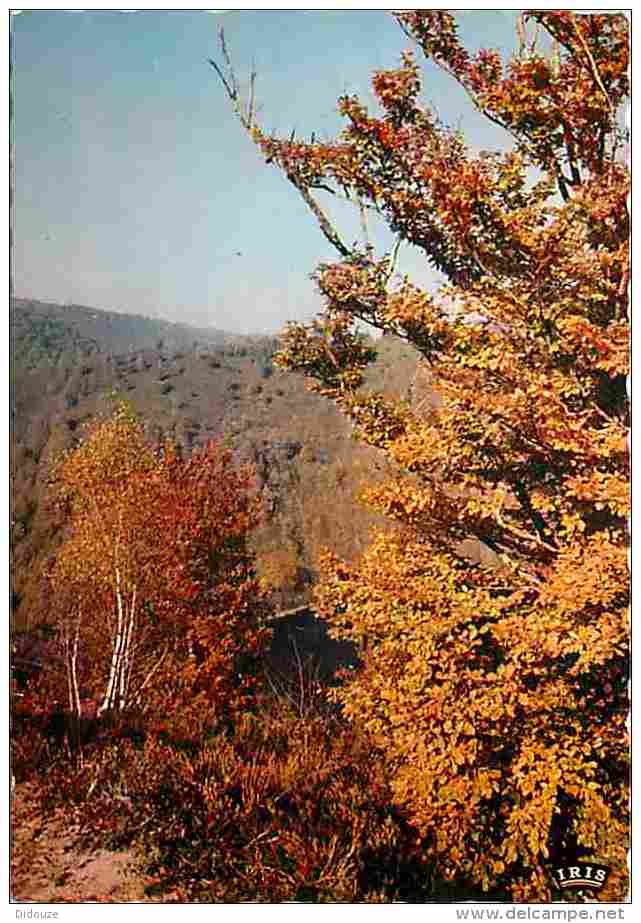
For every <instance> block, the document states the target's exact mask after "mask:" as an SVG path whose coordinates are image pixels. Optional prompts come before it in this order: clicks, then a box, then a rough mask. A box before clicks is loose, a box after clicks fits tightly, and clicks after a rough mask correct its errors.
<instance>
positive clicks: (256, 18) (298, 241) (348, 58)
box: [10, 10, 516, 333]
mask: <svg viewBox="0 0 641 923" xmlns="http://www.w3.org/2000/svg"><path fill="white" fill-rule="evenodd" d="M515 17H516V11H510V10H487V11H480V10H467V11H464V12H461V13H459V14H458V19H459V23H460V28H461V36H462V39H463V41H464V42H465V43H466V45H467V46H468V47H469V48H471V49H476V48H478V47H480V46H486V47H492V48H499V49H501V50H503V51H504V52H505V51H510V50H511V49H512V48H513V47H514V35H515V32H514V22H515ZM220 26H223V27H224V29H225V36H226V40H227V45H228V48H229V51H230V54H231V57H232V60H233V62H234V65H235V68H236V71H237V74H238V77H239V79H241V80H244V79H247V77H248V75H249V73H250V71H251V68H252V65H254V66H255V68H256V70H257V72H258V79H257V98H258V102H259V105H260V108H259V119H260V122H261V125H262V127H263V129H264V130H267V131H269V132H276V133H280V134H283V135H285V136H289V135H290V133H291V131H292V130H293V129H295V130H296V134H297V136H298V137H307V138H309V137H310V135H311V132H312V131H314V132H315V134H316V137H317V138H329V137H331V136H333V135H335V134H336V132H337V131H338V130H340V128H341V124H342V123H341V119H340V117H339V115H338V113H337V109H336V100H337V98H338V97H339V96H340V95H341V94H344V93H346V92H348V93H356V94H359V95H361V97H362V98H363V99H364V100H365V101H367V102H368V103H369V104H371V105H372V106H373V107H374V106H375V103H374V100H373V98H372V96H371V93H370V89H369V86H370V83H369V82H370V77H371V74H372V73H373V71H375V70H377V69H382V68H385V67H395V66H397V64H398V63H399V60H400V54H401V52H402V51H403V50H404V49H405V48H408V47H410V41H409V39H408V38H407V36H405V35H404V34H403V33H402V31H401V30H400V28H399V27H398V25H397V24H396V23H395V21H394V20H393V19H392V17H391V16H390V15H389V14H387V13H385V12H383V11H378V10H369V11H362V10H329V11H327V10H326V11H320V10H317V11H312V10H298V11H296V10H295V11H276V10H274V11H272V10H253V11H252V10H237V11H227V12H224V13H222V14H221V13H220V12H217V13H212V12H206V11H192V12H189V11H142V12H130V13H125V12H116V11H109V10H108V11H85V12H79V11H50V10H40V11H38V10H30V11H29V10H27V11H24V12H22V13H21V14H20V15H18V16H12V17H11V89H12V103H13V109H12V121H11V131H10V137H11V142H12V156H13V195H14V205H13V214H12V228H13V249H12V257H11V259H12V263H11V265H12V281H13V289H14V294H15V295H17V296H21V297H33V298H38V299H41V300H49V301H55V302H58V303H62V304H64V303H75V304H84V305H89V306H93V307H97V308H104V309H108V310H117V311H126V312H132V313H140V314H145V315H148V316H152V317H162V318H165V319H168V320H178V321H185V322H188V323H193V324H197V325H208V326H209V325H210V326H214V327H218V328H220V329H225V330H229V331H232V332H235V333H259V332H268V333H275V332H277V331H278V330H280V329H282V327H283V326H284V324H285V323H286V322H287V321H288V320H308V319H310V318H311V317H312V316H313V315H314V314H315V313H317V311H318V310H319V309H320V307H321V304H320V299H319V297H318V295H317V294H316V291H315V288H314V284H313V282H312V281H311V280H310V278H309V276H310V273H311V272H312V271H313V269H314V267H315V266H316V265H317V264H318V263H319V262H321V261H322V260H328V259H335V258H336V254H335V253H334V252H333V251H332V249H331V248H330V246H329V244H327V243H326V241H325V239H324V238H323V236H322V234H321V232H320V230H319V228H318V226H317V225H316V223H315V219H314V218H313V216H312V215H311V214H310V213H309V212H308V211H307V209H306V206H305V205H304V203H303V202H302V200H301V199H300V197H299V195H298V193H297V191H296V190H295V189H294V188H293V187H292V186H291V185H290V184H289V183H288V182H287V180H286V179H285V178H284V177H283V176H282V175H281V174H280V173H279V171H278V170H277V169H276V168H275V167H273V166H269V165H266V164H265V162H264V160H263V159H262V158H261V156H260V154H259V152H258V150H257V149H256V148H255V147H254V146H253V144H252V143H251V141H250V140H249V139H248V138H247V136H246V135H245V134H244V132H243V129H242V128H241V126H240V125H239V123H238V122H237V120H236V118H235V115H234V113H233V111H232V108H231V106H230V104H229V101H228V99H227V98H226V96H225V93H224V91H223V88H222V86H221V84H220V82H219V81H218V78H217V77H216V74H215V73H214V71H213V69H212V68H211V67H210V66H209V64H208V63H207V59H208V58H210V57H213V58H217V59H220V55H219V50H218V40H217V32H218V29H219V27H220ZM419 60H423V59H422V58H419ZM424 73H425V83H424V93H423V98H424V99H425V101H427V102H429V103H430V104H431V105H433V106H434V108H435V109H436V110H437V112H438V114H439V116H440V117H441V118H442V119H443V120H444V121H446V122H447V123H448V124H451V125H452V126H453V127H458V128H461V129H462V130H463V131H464V132H465V134H466V137H467V138H468V139H469V141H470V142H471V143H472V144H473V145H474V146H475V147H486V148H497V147H505V146H508V145H509V139H508V138H507V136H506V135H505V134H504V133H503V132H502V131H501V130H500V129H499V128H497V127H495V126H493V125H491V124H489V123H486V122H485V120H483V119H482V118H481V117H480V116H478V115H477V114H476V113H475V111H474V109H473V108H472V106H471V104H470V103H469V102H468V100H467V99H466V97H465V94H464V92H463V91H462V90H461V89H460V88H459V87H458V86H457V85H456V84H455V83H454V82H453V81H452V80H451V79H450V78H449V77H447V76H446V75H444V74H443V73H441V72H440V71H439V70H437V69H436V68H434V67H433V66H432V65H426V66H425V67H424ZM336 217H337V219H338V220H339V225H340V227H341V228H342V229H345V228H347V230H344V237H345V238H346V239H348V240H350V239H352V240H353V239H356V238H357V237H358V236H359V235H360V231H359V222H358V219H357V216H356V215H354V216H352V215H351V214H347V213H345V210H344V209H341V210H340V214H338V213H337V214H336ZM350 233H351V237H350ZM376 240H377V243H379V244H380V247H381V248H382V249H383V250H385V249H386V248H389V246H390V243H391V241H390V239H389V237H388V236H386V235H385V233H381V234H380V235H379V236H377V237H376ZM399 269H400V270H401V271H407V272H409V273H411V275H412V277H413V278H414V279H416V280H418V281H419V282H420V283H421V284H423V285H425V286H426V287H428V288H431V289H433V288H435V287H436V286H437V285H438V282H439V279H438V277H437V276H436V274H435V273H434V272H432V270H431V269H430V267H429V266H428V264H427V262H426V260H425V257H424V255H422V254H421V253H419V252H418V251H414V250H413V249H412V248H410V247H405V248H402V249H401V252H400V257H399Z"/></svg>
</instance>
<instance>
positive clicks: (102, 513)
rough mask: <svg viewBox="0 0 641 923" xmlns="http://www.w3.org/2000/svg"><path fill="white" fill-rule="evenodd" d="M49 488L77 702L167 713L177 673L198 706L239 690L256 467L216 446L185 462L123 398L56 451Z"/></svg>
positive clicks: (246, 643) (60, 606)
mask: <svg viewBox="0 0 641 923" xmlns="http://www.w3.org/2000/svg"><path fill="white" fill-rule="evenodd" d="M54 484H55V487H56V497H57V502H58V503H59V504H60V505H61V507H63V508H64V510H65V513H66V514H67V515H68V516H69V519H70V525H69V527H68V534H67V536H66V539H65V541H64V542H63V544H62V547H61V549H60V551H59V553H58V555H57V557H56V560H55V563H54V565H53V567H52V568H51V573H50V583H51V587H52V601H53V604H54V606H55V611H56V612H57V613H58V627H59V634H60V641H61V645H62V649H63V653H64V657H65V662H66V666H67V687H68V702H69V708H70V711H71V712H73V713H76V714H77V715H80V713H81V697H91V698H94V699H96V701H97V712H98V715H99V716H100V715H101V714H103V713H104V712H117V713H118V712H120V713H122V712H126V711H127V710H130V709H132V708H137V709H139V710H145V708H146V707H147V709H148V706H149V703H150V702H152V701H156V700H159V701H157V702H156V705H158V707H164V709H168V707H169V701H168V700H169V698H170V696H169V694H168V692H169V689H170V687H171V688H172V690H173V693H175V694H177V693H178V689H177V686H176V683H177V681H178V680H177V674H178V673H179V674H180V685H181V689H182V695H183V699H186V698H189V699H190V700H191V702H192V705H193V702H194V700H195V699H198V701H199V702H200V701H201V700H202V699H204V700H206V702H208V703H213V704H215V703H216V702H217V700H218V701H219V702H223V703H225V702H227V701H228V700H229V699H230V698H236V699H237V700H238V701H240V700H242V693H243V691H246V690H247V687H248V686H249V685H250V684H251V679H250V675H249V673H248V674H247V675H246V676H245V675H243V676H241V677H240V678H239V677H238V672H239V670H240V664H241V661H242V659H243V658H247V657H249V658H251V655H252V654H254V653H256V652H257V650H258V649H259V647H260V644H261V643H262V641H263V640H264V631H261V629H260V624H259V623H260V615H261V606H262V603H261V599H260V592H259V590H258V584H257V581H256V579H255V578H254V574H253V561H252V557H251V554H250V552H249V550H248V547H247V538H248V535H249V532H250V531H251V529H252V528H253V526H254V525H255V523H256V518H257V512H258V511H257V507H256V503H255V500H254V499H252V495H251V491H250V482H249V471H247V470H242V469H237V468H235V467H234V466H233V464H232V460H231V457H230V453H229V452H227V451H223V450H222V449H220V447H218V446H216V445H214V444H210V445H209V446H207V447H205V448H201V449H198V450H196V451H194V452H193V453H192V454H191V455H190V456H189V457H188V458H184V459H183V458H182V457H181V455H180V453H179V451H178V450H177V449H176V447H175V446H173V445H172V444H170V443H166V444H164V445H161V446H160V447H157V448H154V447H152V446H150V445H148V444H147V443H146V442H145V439H144V427H143V425H142V423H141V422H139V421H138V420H136V418H135V417H134V416H133V415H132V413H131V412H130V411H129V410H128V408H127V407H126V406H125V405H119V406H118V407H117V409H116V411H115V412H114V414H113V415H112V416H111V417H110V418H108V419H104V420H99V421H98V422H96V423H94V424H93V426H92V427H91V428H90V430H89V432H88V433H87V435H86V437H85V439H84V440H83V441H82V442H81V443H80V445H78V446H77V447H76V448H74V449H73V450H72V451H70V452H68V453H67V454H66V455H65V456H64V457H63V458H62V460H61V461H60V462H59V463H58V465H57V467H56V471H55V476H54ZM81 663H82V664H83V667H82V669H81V667H80V665H81ZM81 686H82V687H84V689H85V693H84V696H81ZM163 696H164V698H165V702H164V706H163V705H162V699H163ZM201 704H202V702H201ZM172 705H173V706H174V707H175V706H176V700H175V699H174V700H172Z"/></svg>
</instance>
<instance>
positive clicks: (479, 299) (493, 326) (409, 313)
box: [212, 10, 629, 901]
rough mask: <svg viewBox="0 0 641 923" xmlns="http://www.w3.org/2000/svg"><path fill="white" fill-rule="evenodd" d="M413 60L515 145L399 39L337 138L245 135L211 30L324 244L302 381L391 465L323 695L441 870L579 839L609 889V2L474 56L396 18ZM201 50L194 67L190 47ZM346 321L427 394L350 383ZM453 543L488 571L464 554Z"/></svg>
mask: <svg viewBox="0 0 641 923" xmlns="http://www.w3.org/2000/svg"><path fill="white" fill-rule="evenodd" d="M395 15H396V18H397V20H398V23H399V25H400V26H401V28H402V29H403V30H404V31H405V32H406V33H407V35H408V36H409V37H411V38H412V39H413V40H414V41H415V42H416V43H417V45H418V46H419V48H420V49H421V50H422V51H423V53H424V54H425V56H426V57H427V58H428V59H430V60H431V61H433V62H435V63H436V64H437V65H439V66H440V67H441V68H443V69H444V70H445V71H446V72H447V73H449V74H450V75H451V77H452V78H453V79H454V80H456V81H458V83H459V84H461V85H462V86H463V87H464V88H465V90H466V91H467V93H468V95H469V97H470V99H471V100H472V102H473V103H474V105H475V106H476V108H477V109H478V110H479V111H480V112H481V113H483V114H484V115H485V116H487V118H488V119H490V120H491V121H492V122H495V123H497V124H499V125H501V126H502V127H503V128H504V129H506V130H507V131H508V132H509V133H510V135H511V136H512V138H513V141H514V144H513V147H512V149H511V150H508V151H504V152H501V153H488V152H481V153H474V151H473V150H471V149H468V148H467V147H466V145H465V143H464V141H463V140H462V138H461V136H460V134H459V133H455V132H453V131H451V130H449V129H448V128H446V127H444V126H442V125H441V124H439V121H438V120H437V118H436V117H435V115H434V114H433V113H432V112H431V111H430V109H429V108H428V107H427V106H425V105H424V104H422V103H421V101H420V90H421V79H420V71H419V67H418V65H417V63H416V61H415V58H414V55H413V54H412V53H410V52H407V53H406V54H404V56H403V60H402V63H401V66H400V67H399V68H398V69H396V70H390V71H383V72H380V73H377V74H376V75H375V76H374V79H373V89H374V92H375V94H376V96H377V98H378V101H379V103H380V105H381V110H382V111H381V113H380V114H377V115H374V114H372V113H371V112H370V111H368V109H367V108H366V107H365V106H364V105H363V104H362V103H361V102H360V101H359V100H358V99H357V98H356V97H353V96H345V97H343V98H341V99H340V100H339V108H340V111H341V113H342V114H343V116H344V117H345V119H346V121H347V127H346V128H345V130H344V131H343V132H342V134H341V135H340V136H339V137H338V138H337V139H336V140H335V141H329V142H323V143H320V142H314V141H312V142H311V143H305V142H302V141H298V140H295V139H294V138H293V137H292V138H290V139H287V140H282V139H278V138H275V137H270V136H268V135H267V134H266V133H265V132H263V131H262V129H261V128H260V126H259V125H258V123H257V119H256V111H255V104H254V94H253V91H254V80H253V78H252V83H251V97H250V99H249V102H248V104H247V105H245V104H244V102H243V100H242V99H241V97H240V94H239V91H238V85H237V83H236V80H235V77H234V74H233V70H232V68H231V64H230V60H229V57H228V54H227V49H226V46H225V43H224V39H223V41H222V51H223V56H224V58H225V63H224V64H223V65H222V66H219V65H214V66H215V67H216V70H217V71H218V74H219V76H220V77H221V79H222V80H223V82H224V85H225V88H226V90H227V93H228V95H229V96H230V99H231V101H232V103H233V104H234V106H235V108H236V111H237V114H238V115H239V118H240V120H241V122H242V124H243V126H244V127H245V128H246V129H247V130H248V131H249V132H250V134H251V136H252V137H253V139H254V140H255V141H256V143H257V144H258V146H259V148H260V150H261V151H262V153H263V154H264V156H265V157H266V159H267V160H268V162H270V163H272V164H274V165H276V166H277V167H278V168H280V169H281V170H282V172H283V173H284V174H285V175H286V177H287V178H288V180H289V181H290V182H291V183H292V184H293V185H294V186H295V187H296V189H297V190H298V191H299V192H300V194H301V195H302V197H303V199H304V201H305V202H306V203H307V204H308V206H309V207H310V209H311V211H312V213H313V214H314V216H315V218H316V219H317V220H318V222H319V225H320V229H321V231H322V233H323V234H324V235H325V237H326V239H327V240H328V241H330V242H331V243H332V244H333V245H334V247H335V248H336V249H337V251H338V252H339V254H340V257H341V259H340V261H339V262H337V263H333V264H329V263H328V264H323V265H321V266H320V267H319V268H318V270H317V272H316V281H317V284H318V287H319V290H320V292H321V294H322V296H323V297H324V300H325V312H324V314H323V316H322V317H321V318H320V319H319V320H317V321H315V322H314V323H312V324H311V325H308V326H303V325H301V324H292V325H291V326H290V327H289V329H288V331H287V333H286V335H285V347H284V350H283V352H282V354H281V358H280V363H281V365H283V366H285V367H288V368H291V369H294V370H297V371H302V372H303V373H305V374H306V375H307V376H308V377H309V378H310V379H311V383H312V387H313V388H315V389H316V390H318V391H319V392H320V393H322V394H323V395H325V396H327V397H329V398H332V399H333V400H334V401H335V402H336V403H337V404H338V405H339V406H340V408H341V409H342V410H343V411H344V412H345V413H346V414H347V415H348V416H349V417H350V418H351V420H352V421H353V423H354V424H355V426H356V428H357V430H358V432H359V434H360V436H361V438H362V439H363V440H365V441H366V442H367V443H369V444H370V445H372V446H376V447H378V448H380V449H381V450H382V451H384V452H385V453H387V455H388V456H389V457H390V458H392V459H393V460H394V462H396V463H398V464H399V465H400V466H401V467H402V469H404V471H405V475H404V476H403V477H399V478H397V479H395V480H393V481H392V482H391V483H388V484H386V485H384V486H382V487H377V488H373V489H371V490H369V491H368V492H367V493H366V500H367V502H368V503H370V504H371V505H372V506H373V507H374V508H375V509H376V510H378V511H382V512H384V513H385V514H387V515H388V516H389V517H392V518H393V519H394V520H396V521H397V522H398V523H399V524H400V525H401V526H402V527H403V528H404V532H403V533H402V534H394V535H390V534H387V535H384V534H381V535H380V536H379V538H378V539H376V540H374V542H373V544H372V545H371V547H370V548H369V549H368V550H367V552H366V553H365V555H364V557H363V559H362V561H361V562H360V563H359V564H358V566H349V565H347V564H345V563H344V562H342V561H341V560H339V559H338V558H337V557H335V556H334V555H332V554H329V553H328V554H327V556H326V557H325V562H324V580H323V582H322V584H321V587H320V590H319V593H318V600H319V604H320V606H321V608H322V611H323V612H324V613H325V614H326V615H327V617H328V618H329V619H331V620H332V622H333V625H334V627H335V630H336V631H337V632H339V633H340V634H342V635H343V636H345V635H346V636H348V637H350V638H352V639H355V640H356V641H358V642H359V644H360V645H361V648H362V650H363V651H364V655H365V667H364V670H363V671H362V672H360V673H358V674H357V675H356V676H355V677H354V679H353V681H352V682H350V683H348V684H346V685H345V686H343V687H341V688H340V689H339V690H338V691H337V692H336V697H337V699H338V700H339V701H340V702H341V703H342V704H343V706H344V710H345V714H346V715H348V716H350V717H351V718H352V719H353V720H354V721H357V722H363V723H364V724H365V725H366V726H367V728H368V729H369V730H370V732H371V733H372V734H373V735H374V738H375V740H376V741H377V743H378V745H379V746H380V747H381V748H382V750H383V752H384V753H385V754H386V757H387V760H388V764H389V767H390V770H391V773H392V790H393V793H394V797H395V799H396V801H397V803H398V804H400V805H402V806H403V807H404V808H405V809H406V810H407V811H408V812H409V813H410V816H411V817H412V818H413V820H414V822H415V823H416V824H417V825H418V827H419V828H420V829H421V830H422V832H423V833H424V835H425V836H426V837H428V840H429V854H430V855H431V856H432V858H433V859H434V860H435V861H437V862H438V864H439V868H440V869H441V870H442V872H443V873H444V874H445V875H451V876H455V875H459V874H464V875H468V876H470V877H471V878H472V879H473V880H475V881H476V882H478V883H479V884H481V885H482V887H483V888H484V889H486V890H489V889H495V888H497V887H505V888H507V889H509V891H510V892H511V894H512V897H513V899H515V900H522V901H528V900H546V899H549V897H550V894H551V892H550V884H549V877H548V875H547V870H548V869H549V867H550V866H551V864H552V863H555V862H561V861H566V860H568V859H570V860H574V859H576V858H577V857H583V858H592V859H595V860H600V861H603V862H605V863H606V864H608V865H609V866H610V867H611V868H612V870H613V872H612V875H611V877H610V879H609V882H608V885H607V887H606V888H605V889H604V890H603V891H602V892H600V899H603V900H620V899H622V897H623V895H624V894H625V892H626V887H627V885H626V881H627V848H628V841H627V829H628V828H627V824H628V788H627V766H628V745H627V739H626V721H627V710H628V704H627V678H628V672H627V655H628V608H627V607H628V574H627V561H626V554H627V552H626V544H627V536H626V517H627V514H628V458H627V453H626V432H627V430H626V427H627V423H628V420H627V415H628V408H627V401H626V385H625V383H626V374H627V371H628V280H629V252H628V248H629V216H628V209H627V196H628V193H629V172H628V169H627V167H626V165H625V163H624V160H623V153H624V149H625V148H624V145H625V140H626V138H625V132H624V131H623V130H622V128H621V122H622V107H623V106H624V104H625V102H626V100H627V97H628V94H629V81H628V53H629V52H628V44H629V37H628V25H627V21H626V19H625V17H624V16H623V15H621V14H590V15H578V14H575V13H572V12H569V11H546V12H541V11H537V12H530V13H528V14H525V15H524V16H522V17H520V19H519V23H518V26H519V36H518V38H519V49H518V52H517V53H516V55H515V56H514V57H513V58H512V59H511V60H510V61H508V62H507V63H503V62H502V61H501V58H500V56H499V54H498V53H496V52H494V51H486V50H481V51H480V52H478V54H475V55H471V54H469V53H468V51H467V50H466V49H465V48H464V47H463V46H462V44H461V43H460V41H459V38H458V34H457V27H456V22H455V19H454V17H453V16H452V15H450V14H449V13H448V12H446V11H442V10H439V11H435V10H420V11H409V12H404V13H398V14H395ZM212 63H213V62H212ZM320 190H329V191H330V192H334V194H336V195H344V196H347V197H348V198H349V199H351V200H352V201H353V202H354V203H357V204H358V206H359V208H360V211H361V214H362V215H363V216H364V215H366V214H368V213H369V214H375V215H376V216H377V217H379V218H382V219H383V220H384V221H385V222H386V223H387V224H388V226H389V227H390V228H391V229H392V231H393V232H394V233H395V234H396V235H397V238H398V245H399V246H400V245H401V244H412V245H413V246H414V247H417V248H419V249H421V250H422V251H423V252H424V253H425V256H426V258H427V259H428V260H429V261H430V263H431V264H432V265H433V266H434V267H435V268H436V269H437V270H439V271H440V272H441V273H442V274H443V275H444V277H445V278H446V280H447V283H446V285H445V286H444V287H443V288H442V290H441V292H440V293H439V296H438V297H436V296H433V295H430V294H428V293H427V292H425V291H422V290H420V289H419V288H417V287H416V286H414V285H413V284H412V283H411V282H410V280H409V279H407V278H403V279H401V280H397V279H395V277H394V275H393V272H394V254H392V255H389V254H385V255H383V256H381V257H377V256H376V254H375V252H374V250H373V248H372V247H371V246H369V245H363V246H361V247H359V246H356V245H347V244H346V243H345V242H344V239H343V238H342V237H341V234H340V233H339V231H338V230H337V228H336V227H335V225H334V224H333V223H332V221H331V219H330V217H329V216H328V213H327V212H326V211H325V210H324V209H323V208H322V207H321V205H320V202H319V195H320V194H321V193H320ZM361 321H365V322H367V323H368V324H370V325H372V326H374V327H375V328H378V329H379V330H381V331H383V332H390V333H394V334H396V335H397V336H399V337H401V338H403V339H405V340H406V341H407V342H408V343H409V344H411V345H412V346H413V347H414V348H415V349H416V350H417V353H418V354H419V355H420V357H421V361H422V363H423V364H424V366H425V372H424V375H425V379H426V380H427V381H428V383H429V387H430V388H431V389H432V391H433V392H434V393H435V394H436V395H437V399H436V400H434V401H432V402H430V406H428V407H427V409H426V405H425V404H423V406H422V407H417V406H414V407H410V406H408V405H407V404H404V403H402V402H394V401H390V400H388V399H386V398H385V397H384V396H383V395H381V394H380V393H376V392H373V391H372V390H371V389H369V388H368V387H367V386H366V379H365V376H364V370H365V369H366V367H367V366H368V364H369V363H371V362H372V360H373V358H374V355H375V351H374V350H373V349H372V348H371V345H369V344H365V343H364V342H363V341H362V340H361V338H360V336H359V335H358V333H357V326H356V325H357V323H358V322H361ZM470 537H474V538H476V539H478V540H479V541H481V542H482V543H483V545H484V546H485V547H486V548H488V549H490V550H491V551H492V552H493V563H492V565H489V564H483V565H480V564H478V563H472V562H471V561H470V560H469V558H468V557H467V556H466V555H465V553H464V552H463V550H462V547H463V546H462V543H463V542H464V541H465V540H466V539H469V538H470Z"/></svg>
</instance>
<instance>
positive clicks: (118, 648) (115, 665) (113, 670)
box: [97, 566, 125, 716]
mask: <svg viewBox="0 0 641 923" xmlns="http://www.w3.org/2000/svg"><path fill="white" fill-rule="evenodd" d="M116 611H117V616H118V618H117V623H116V636H115V638H114V640H113V652H112V655H111V666H110V668H109V679H108V681H107V689H106V690H105V695H104V698H103V700H102V703H101V704H100V707H99V708H98V712H97V714H98V716H100V715H102V714H103V712H105V711H108V710H109V709H111V708H113V703H114V698H115V691H116V683H117V681H118V674H119V671H120V668H121V659H122V645H123V632H124V627H125V626H124V612H123V605H122V592H121V586H120V568H119V567H118V566H116Z"/></svg>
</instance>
